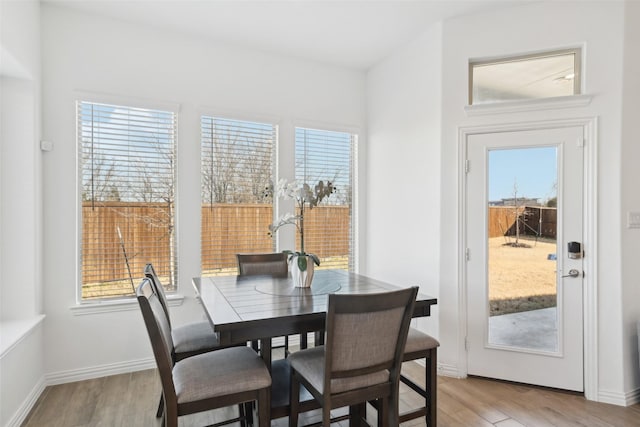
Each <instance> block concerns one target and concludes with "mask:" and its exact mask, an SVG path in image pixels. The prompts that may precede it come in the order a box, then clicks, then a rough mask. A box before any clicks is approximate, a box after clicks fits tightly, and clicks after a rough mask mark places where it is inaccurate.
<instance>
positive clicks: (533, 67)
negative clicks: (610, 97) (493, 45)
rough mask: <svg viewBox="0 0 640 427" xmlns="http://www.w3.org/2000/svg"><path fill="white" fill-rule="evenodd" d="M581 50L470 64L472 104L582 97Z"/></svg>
mask: <svg viewBox="0 0 640 427" xmlns="http://www.w3.org/2000/svg"><path fill="white" fill-rule="evenodd" d="M580 68H581V49H569V50H560V51H552V52H544V53H538V54H532V55H523V56H514V57H507V58H500V59H492V60H488V61H470V62H469V79H470V85H469V89H470V90H469V104H471V105H475V104H484V103H492V102H501V101H513V100H525V99H537V98H552V97H558V96H569V95H578V94H580V87H581V72H580Z"/></svg>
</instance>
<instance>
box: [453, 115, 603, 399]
mask: <svg viewBox="0 0 640 427" xmlns="http://www.w3.org/2000/svg"><path fill="white" fill-rule="evenodd" d="M575 126H580V127H582V129H583V141H582V143H583V144H584V168H583V183H584V189H583V193H584V194H583V203H584V209H583V249H584V254H585V257H584V279H583V280H584V282H583V286H584V289H583V331H584V332H583V334H584V339H583V349H582V352H583V358H584V395H585V397H586V398H587V399H588V400H597V399H598V317H597V316H598V299H597V296H598V276H597V274H598V271H597V259H598V254H597V249H598V244H597V238H598V234H597V231H598V218H597V214H598V212H597V196H598V191H597V171H598V169H597V166H598V165H597V160H598V159H597V152H598V138H597V135H598V119H597V117H587V118H568V119H559V120H540V121H531V122H520V123H500V124H490V125H477V126H463V127H458V206H459V207H460V209H459V210H458V236H459V246H458V278H459V280H458V322H459V323H458V324H459V325H460V328H459V331H460V333H459V336H458V354H460V355H461V357H460V358H459V363H460V369H459V374H460V375H461V376H462V377H466V376H467V375H468V359H467V357H468V353H467V350H466V341H467V274H466V248H467V247H468V244H467V229H466V225H467V218H466V215H467V202H466V200H467V197H466V195H467V184H466V179H465V174H466V169H467V152H466V146H467V141H468V139H469V137H470V136H471V135H477V134H486V133H500V132H518V131H530V130H544V129H555V128H564V127H575ZM576 143H579V142H578V141H576Z"/></svg>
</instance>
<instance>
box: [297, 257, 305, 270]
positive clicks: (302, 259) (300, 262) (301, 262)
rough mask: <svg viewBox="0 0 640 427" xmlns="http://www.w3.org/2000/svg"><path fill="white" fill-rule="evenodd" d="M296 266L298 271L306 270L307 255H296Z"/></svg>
mask: <svg viewBox="0 0 640 427" xmlns="http://www.w3.org/2000/svg"><path fill="white" fill-rule="evenodd" d="M298 268H299V269H300V271H307V257H306V256H298Z"/></svg>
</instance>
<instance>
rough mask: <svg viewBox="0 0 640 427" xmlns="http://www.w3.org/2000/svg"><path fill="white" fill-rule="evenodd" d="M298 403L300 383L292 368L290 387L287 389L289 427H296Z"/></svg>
mask: <svg viewBox="0 0 640 427" xmlns="http://www.w3.org/2000/svg"><path fill="white" fill-rule="evenodd" d="M299 403H300V383H299V382H298V379H297V378H296V376H295V374H294V372H293V370H292V372H291V388H290V390H289V427H298V411H299V408H298V406H299Z"/></svg>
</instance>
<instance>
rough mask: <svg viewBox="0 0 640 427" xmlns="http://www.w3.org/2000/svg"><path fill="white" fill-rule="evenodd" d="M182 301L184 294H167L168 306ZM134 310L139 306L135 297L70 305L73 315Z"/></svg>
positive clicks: (138, 308) (176, 304)
mask: <svg viewBox="0 0 640 427" xmlns="http://www.w3.org/2000/svg"><path fill="white" fill-rule="evenodd" d="M183 301H184V295H180V294H174V295H167V302H168V303H169V307H175V306H179V305H182V302H183ZM136 310H140V306H139V305H138V301H137V300H136V299H135V298H131V299H118V300H113V301H106V300H105V301H91V302H85V303H82V304H78V305H74V306H73V307H71V313H73V315H74V316H84V315H87V314H99V313H115V312H118V311H136Z"/></svg>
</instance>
